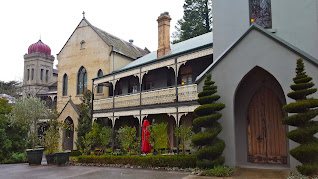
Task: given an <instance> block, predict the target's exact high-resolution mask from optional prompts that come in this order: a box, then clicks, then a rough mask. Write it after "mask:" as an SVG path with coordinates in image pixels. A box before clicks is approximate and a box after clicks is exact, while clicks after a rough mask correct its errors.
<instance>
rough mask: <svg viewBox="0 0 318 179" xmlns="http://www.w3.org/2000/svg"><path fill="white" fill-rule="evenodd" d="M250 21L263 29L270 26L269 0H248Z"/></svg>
mask: <svg viewBox="0 0 318 179" xmlns="http://www.w3.org/2000/svg"><path fill="white" fill-rule="evenodd" d="M249 3H250V23H251V24H252V23H256V24H258V25H260V26H262V27H264V28H265V29H269V28H272V13H271V0H249Z"/></svg>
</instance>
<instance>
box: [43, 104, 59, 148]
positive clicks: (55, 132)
mask: <svg viewBox="0 0 318 179" xmlns="http://www.w3.org/2000/svg"><path fill="white" fill-rule="evenodd" d="M57 118H58V112H57V111H56V110H53V111H52V112H51V113H50V120H49V122H48V124H49V125H50V127H49V129H48V130H47V131H45V136H44V137H43V138H42V145H43V146H44V147H45V148H46V152H45V153H46V154H54V153H55V152H57V151H58V145H59V139H60V134H59V127H61V124H60V123H59V122H58V121H57Z"/></svg>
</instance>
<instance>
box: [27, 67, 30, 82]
mask: <svg viewBox="0 0 318 179" xmlns="http://www.w3.org/2000/svg"><path fill="white" fill-rule="evenodd" d="M27 76H28V81H29V80H30V69H28V75H27Z"/></svg>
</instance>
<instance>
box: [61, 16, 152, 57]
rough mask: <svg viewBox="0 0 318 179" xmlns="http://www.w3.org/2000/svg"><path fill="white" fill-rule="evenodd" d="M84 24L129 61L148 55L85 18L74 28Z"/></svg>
mask: <svg viewBox="0 0 318 179" xmlns="http://www.w3.org/2000/svg"><path fill="white" fill-rule="evenodd" d="M83 21H84V22H85V23H87V24H88V26H90V27H91V28H92V29H93V30H94V31H95V32H96V33H97V35H98V36H99V37H100V38H101V39H102V40H103V41H104V42H105V43H106V44H107V45H108V46H112V47H113V51H114V52H116V53H118V54H121V55H123V56H126V57H129V58H131V59H137V58H139V57H141V56H144V55H146V54H148V53H149V50H148V49H147V48H145V49H141V48H139V47H137V46H135V45H133V44H131V43H129V42H127V41H124V40H122V39H120V38H118V37H116V36H114V35H111V34H109V33H107V32H105V31H103V30H101V29H99V28H97V27H95V26H93V25H91V23H89V22H88V20H87V19H86V18H83V19H82V20H81V22H80V23H79V24H78V26H77V27H76V29H77V28H78V27H79V26H80V25H81V23H82V22H83ZM76 29H75V30H74V32H75V31H76ZM74 32H73V33H72V35H73V34H74ZM72 35H71V36H70V37H69V39H70V38H71V37H72ZM69 39H68V40H67V42H68V41H69ZM67 42H66V43H65V44H64V46H63V48H64V47H65V45H66V44H67ZM63 48H62V49H61V50H60V52H59V53H61V51H62V50H63Z"/></svg>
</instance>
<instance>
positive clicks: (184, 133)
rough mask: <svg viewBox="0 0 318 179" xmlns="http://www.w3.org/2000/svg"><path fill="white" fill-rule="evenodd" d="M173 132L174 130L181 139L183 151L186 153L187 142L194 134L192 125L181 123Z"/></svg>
mask: <svg viewBox="0 0 318 179" xmlns="http://www.w3.org/2000/svg"><path fill="white" fill-rule="evenodd" d="M173 132H174V135H175V136H176V137H178V139H180V145H179V147H180V148H181V149H182V153H183V154H185V149H186V148H185V145H186V142H187V140H189V139H190V138H191V137H192V135H193V132H192V127H185V126H184V125H181V126H180V127H176V128H175V129H174V131H173Z"/></svg>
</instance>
